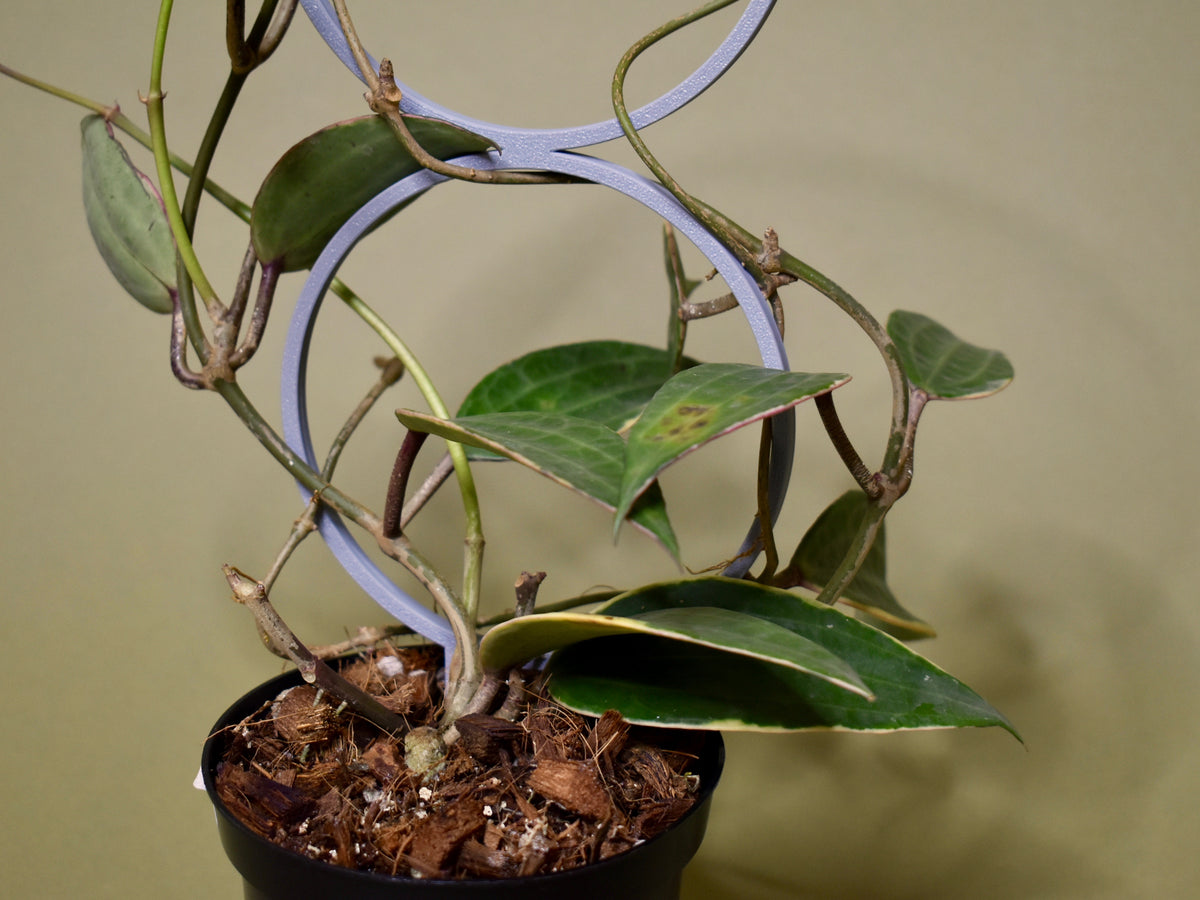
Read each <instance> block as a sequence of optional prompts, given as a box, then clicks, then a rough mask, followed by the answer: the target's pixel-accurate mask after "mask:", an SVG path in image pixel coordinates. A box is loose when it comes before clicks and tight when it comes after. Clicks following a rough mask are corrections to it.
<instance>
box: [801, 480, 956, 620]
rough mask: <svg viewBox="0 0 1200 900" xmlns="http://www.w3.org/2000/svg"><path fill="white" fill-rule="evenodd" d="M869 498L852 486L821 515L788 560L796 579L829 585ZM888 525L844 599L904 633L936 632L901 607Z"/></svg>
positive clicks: (817, 588) (806, 584)
mask: <svg viewBox="0 0 1200 900" xmlns="http://www.w3.org/2000/svg"><path fill="white" fill-rule="evenodd" d="M869 502H870V501H869V500H868V499H867V495H866V494H864V493H863V492H862V491H859V490H853V491H847V492H846V493H845V494H843V495H842V496H841V497H839V498H838V499H837V500H835V501H834V502H833V503H832V504H830V505H829V507H828V508H826V510H825V511H824V512H823V513H821V515H820V516H818V517H817V520H816V521H815V522H813V524H812V527H810V528H809V529H808V532H807V533H806V534H805V535H804V537H803V539H801V541H800V546H798V547H797V548H796V552H795V553H794V554H793V555H792V559H791V562H790V563H789V565H788V568H787V574H788V575H789V576H791V577H792V578H793V579H794V580H793V581H791V583H792V584H796V585H800V586H802V587H806V588H809V589H811V590H814V591H820V590H821V588H822V587H824V586H825V583H826V582H827V581H829V579H830V578H832V577H833V574H834V572H835V571H836V570H837V568H838V566H839V565H840V564H841V562H842V559H843V558H844V557H845V555H846V553H847V551H849V549H850V545H851V542H852V541H853V540H854V537H855V535H856V534H857V533H858V528H859V525H860V524H861V523H862V521H863V517H864V516H866V515H867V511H868V504H869ZM885 529H886V526H880V529H879V535H878V537H876V538H875V543H874V544H873V545H872V547H871V549H870V550H869V551H868V552H867V558H866V559H865V560H863V564H862V567H861V568H859V570H858V574H856V575H855V576H854V580H853V581H851V582H850V584H849V586H848V587H847V588H846V590H845V591H843V592H842V596H841V600H842V602H843V603H846V604H848V605H850V606H853V607H855V608H856V609H860V610H862V611H863V612H865V613H868V614H869V615H872V616H874V617H875V618H877V619H879V620H880V621H882V622H886V623H887V624H888V626H890V627H891V628H892V629H893V631H894V633H898V635H899V636H900V637H905V638H923V637H933V636H934V635H935V634H936V632H934V630H933V628H932V627H931V626H930V625H928V624H927V623H925V622H922V621H921V620H920V619H918V618H917V617H916V616H914V615H913V614H912V613H910V612H909V611H908V610H906V609H905V608H904V607H903V606H901V605H900V602H899V601H898V600H897V599H896V596H895V595H894V594H893V593H892V590H891V588H889V587H888V583H887V543H886V534H885ZM781 574H782V573H781Z"/></svg>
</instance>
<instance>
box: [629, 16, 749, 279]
mask: <svg viewBox="0 0 1200 900" xmlns="http://www.w3.org/2000/svg"><path fill="white" fill-rule="evenodd" d="M733 2H734V0H713V2H711V3H706V4H705V5H703V6H701V7H699V8H698V9H695V10H692V12H690V13H686V14H684V15H682V16H679V17H677V18H675V19H672V20H671V21H669V22H666V23H664V24H663V25H660V26H659V27H658V28H656V29H654V30H653V31H651V32H650V33H649V34H647V35H646V36H645V37H643V38H642V39H641V40H639V41H637V42H636V43H635V44H634V45H633V46H632V47H630V48H629V49H628V50H626V51H625V55H624V56H622V57H621V59H620V61H619V62H618V63H617V69H616V71H615V72H614V73H613V79H612V105H613V111H614V112H615V113H616V117H617V121H618V122H619V123H620V125H621V131H622V132H624V134H625V139H626V140H628V141H629V144H630V146H631V147H633V150H634V152H635V153H636V154H637V155H638V158H639V159H640V160H641V161H642V163H643V164H644V165H645V166H646V168H648V169H649V170H650V171H651V172H652V173H654V176H655V177H656V178H657V179H658V180H659V181H660V182H661V183H662V185H663V187H665V188H666V189H667V190H668V191H670V192H671V194H672V195H673V196H674V197H675V199H676V200H678V201H679V202H680V203H681V204H683V206H684V208H685V209H686V210H687V211H688V212H690V213H691V214H692V215H693V216H695V217H696V218H697V219H699V220H700V222H701V224H703V225H704V227H705V228H706V229H708V231H710V232H711V233H712V235H713V236H714V237H716V238H717V239H718V240H719V241H721V243H722V244H724V245H725V246H726V247H727V248H728V249H729V250H730V252H732V253H733V254H734V255H735V256H737V258H738V260H739V261H740V262H741V263H742V265H743V266H745V267H746V269H747V270H748V271H749V272H750V273H751V274H752V275H754V276H755V277H756V278H759V277H760V276H761V275H762V271H761V267H760V266H759V264H758V261H757V259H756V258H755V256H754V254H753V253H751V252H750V251H749V249H748V247H747V245H746V244H744V243H742V242H740V241H738V240H736V239H735V235H737V233H738V232H739V231H741V230H742V229H740V227H739V226H737V225H736V223H734V222H732V221H731V220H730V219H729V218H728V217H727V216H725V215H723V214H722V213H720V212H718V211H717V210H715V209H713V208H712V207H711V206H708V205H707V204H704V203H700V202H699V201H697V200H696V198H695V197H693V196H692V195H691V194H689V193H688V192H687V191H685V190H684V189H683V188H682V187H681V186H680V184H679V182H678V181H676V180H675V177H674V176H673V175H672V174H671V173H670V172H668V171H667V170H666V168H665V167H664V166H663V165H662V163H660V162H659V161H658V160H657V159H656V158H655V156H654V154H653V153H651V152H650V148H649V147H648V146H646V142H645V141H644V140H642V136H641V135H640V134H639V133H638V130H637V129H636V128H635V127H634V125H633V119H632V118H630V115H629V109H628V107H627V106H626V104H625V78H626V76H627V75H628V73H629V67H630V66H631V65H633V61H634V60H635V59H637V58H638V57H639V56H641V55H642V53H643V52H645V51H646V50H648V49H649V48H650V47H652V46H654V45H655V44H656V43H658V42H659V41H660V40H662V39H663V38H665V37H666V36H667V35H669V34H673V33H674V32H676V31H678V30H679V29H680V28H683V27H684V26H686V25H690V24H691V23H693V22H696V21H699V20H700V19H703V18H704V17H705V16H708V15H711V14H712V13H714V12H716V11H717V10H720V9H724V8H725V7H727V6H729V5H731V4H732V3H733Z"/></svg>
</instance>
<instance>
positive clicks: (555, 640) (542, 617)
mask: <svg viewBox="0 0 1200 900" xmlns="http://www.w3.org/2000/svg"><path fill="white" fill-rule="evenodd" d="M620 634H625V635H628V634H642V635H654V636H657V637H660V638H664V639H667V640H673V641H683V642H686V643H691V644H699V645H702V646H705V647H710V648H712V649H714V650H719V651H721V652H724V653H730V654H734V655H739V656H748V657H752V658H754V659H758V660H761V661H763V662H766V663H770V664H772V665H779V666H786V667H788V668H791V669H795V670H797V671H801V672H807V673H808V674H810V675H813V676H815V677H817V678H821V679H823V680H825V681H827V682H829V683H830V684H833V685H836V686H838V687H840V688H842V689H843V690H848V691H854V692H855V693H858V694H862V695H864V696H867V697H869V696H870V692H869V691H868V690H867V688H866V686H865V685H864V684H863V683H862V680H861V679H860V678H859V677H858V675H857V674H856V673H855V671H854V669H852V668H851V667H850V666H849V665H847V664H846V663H845V662H843V661H842V660H840V659H838V658H837V657H836V656H834V655H833V654H832V653H830V652H829V651H828V650H826V649H825V648H824V647H822V646H821V645H820V644H817V643H815V642H813V641H811V640H809V639H808V638H805V637H802V636H800V635H798V634H796V633H794V632H792V631H790V630H788V629H787V628H784V627H782V626H780V625H776V624H775V623H774V622H770V621H768V620H766V619H763V618H760V617H758V616H752V615H747V614H745V613H741V612H738V611H736V610H730V609H721V608H719V607H704V606H697V607H678V608H669V609H656V610H650V611H648V612H645V613H642V614H640V615H637V616H610V615H597V614H590V613H578V612H564V613H539V614H535V615H529V616H522V617H520V618H517V619H510V620H509V621H508V622H505V623H504V624H502V625H497V626H496V627H495V628H493V629H492V630H491V631H489V632H488V633H487V634H486V635H485V636H484V638H483V641H482V644H481V645H480V657H481V660H482V662H483V665H484V667H485V668H488V669H505V668H508V667H510V666H513V665H517V664H519V663H522V662H524V661H526V660H529V659H535V658H537V657H539V656H542V655H543V654H545V653H549V652H550V651H552V650H558V649H561V648H563V647H566V646H568V645H570V644H575V643H578V642H579V641H583V640H588V639H590V638H596V637H607V636H612V635H620Z"/></svg>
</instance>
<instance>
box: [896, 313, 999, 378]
mask: <svg viewBox="0 0 1200 900" xmlns="http://www.w3.org/2000/svg"><path fill="white" fill-rule="evenodd" d="M887 330H888V334H889V335H890V336H891V338H892V340H893V341H894V342H895V344H896V348H897V349H898V350H899V351H900V361H901V363H902V364H903V365H904V371H905V373H906V374H907V375H908V378H909V380H910V381H911V382H912V383H913V384H914V385H916V386H917V387H919V388H920V389H921V390H923V391H924V392H925V393H926V394H928V395H929V397H930V398H932V399H939V400H967V399H971V398H974V397H986V396H988V395H989V394H994V393H996V392H997V391H999V390H1001V389H1002V388H1004V387H1007V386H1008V383H1009V382H1010V381H1012V379H1013V367H1012V363H1010V362H1009V361H1008V358H1007V357H1006V356H1005V355H1004V354H1003V353H1001V352H1000V351H999V350H985V349H984V348H982V347H976V346H975V345H974V344H968V343H967V342H966V341H963V340H959V339H958V338H957V337H955V336H954V335H953V334H952V333H951V332H950V331H949V330H947V329H946V328H945V327H943V326H942V325H939V324H938V323H937V322H935V321H933V319H930V318H929V317H928V316H923V315H921V314H920V313H914V312H905V311H904V310H897V311H896V312H894V313H892V314H891V316H889V317H888V323H887Z"/></svg>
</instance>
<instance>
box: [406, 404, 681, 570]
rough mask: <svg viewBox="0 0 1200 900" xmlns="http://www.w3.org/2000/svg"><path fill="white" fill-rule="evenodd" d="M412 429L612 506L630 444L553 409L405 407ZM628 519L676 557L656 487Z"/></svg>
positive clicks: (603, 428) (608, 430)
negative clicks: (468, 412) (453, 411)
mask: <svg viewBox="0 0 1200 900" xmlns="http://www.w3.org/2000/svg"><path fill="white" fill-rule="evenodd" d="M396 415H397V417H398V418H399V419H400V421H401V422H402V423H404V425H405V426H406V427H408V428H411V429H413V430H414V431H424V432H428V433H430V434H436V435H438V436H440V437H443V438H446V439H447V440H451V441H454V442H456V443H459V444H464V445H466V446H468V447H480V448H483V449H484V450H489V451H491V452H493V453H496V454H499V455H500V456H504V457H507V458H508V459H511V460H515V461H516V462H519V463H521V464H522V465H524V466H527V467H529V468H530V469H533V470H534V471H535V472H538V473H540V474H542V475H544V476H546V477H547V478H549V479H551V480H552V481H555V482H557V483H558V484H561V485H563V486H564V487H568V488H570V489H571V490H573V491H577V492H578V493H580V494H583V495H584V496H585V497H588V498H590V499H592V500H594V501H596V502H597V503H599V504H601V505H602V506H605V507H607V508H608V509H612V508H614V506H615V503H616V498H617V492H618V490H619V489H620V484H621V470H622V466H623V465H624V460H625V442H624V441H623V440H622V439H621V436H620V435H619V434H617V433H616V432H615V431H613V430H612V429H611V428H608V427H607V426H605V425H601V424H600V423H599V422H592V421H589V420H588V419H579V418H576V417H574V416H564V415H558V414H554V413H536V412H505V413H490V414H486V415H479V416H466V417H463V418H457V419H451V420H444V419H439V418H437V417H435V416H431V415H428V414H426V413H419V412H414V411H412V410H407V409H401V410H397V411H396ZM629 520H630V521H631V522H632V523H633V524H634V525H635V526H637V527H639V528H641V529H642V530H643V531H646V532H648V533H649V534H651V535H653V536H654V537H655V538H657V539H658V541H659V542H660V543H661V544H662V545H663V547H664V548H665V549H666V550H667V552H669V553H670V554H671V555H672V556H673V557H675V558H676V559H678V557H679V543H678V541H677V540H676V538H675V533H674V531H673V530H672V529H671V524H670V522H669V521H668V520H667V513H666V504H665V503H664V501H663V498H662V493H661V491H659V490H658V488H657V486H655V487H654V489H653V490H649V491H647V492H646V493H645V495H644V497H643V498H642V500H641V502H639V503H638V504H637V505H636V506H635V507H634V508H633V510H632V511H631V512H630V514H629Z"/></svg>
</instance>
